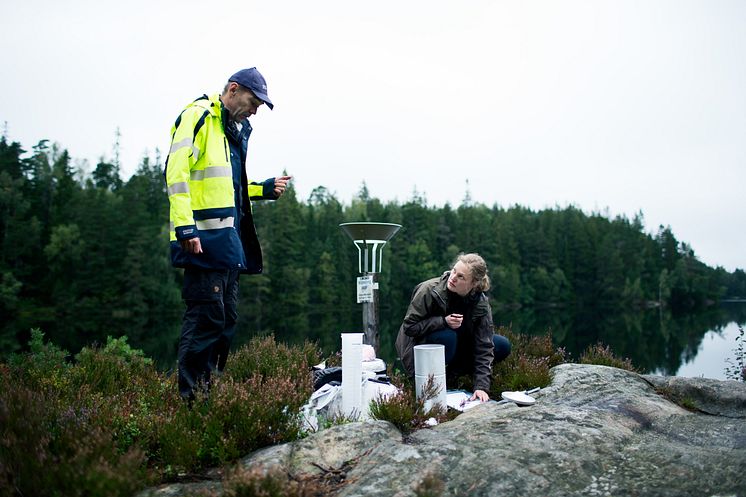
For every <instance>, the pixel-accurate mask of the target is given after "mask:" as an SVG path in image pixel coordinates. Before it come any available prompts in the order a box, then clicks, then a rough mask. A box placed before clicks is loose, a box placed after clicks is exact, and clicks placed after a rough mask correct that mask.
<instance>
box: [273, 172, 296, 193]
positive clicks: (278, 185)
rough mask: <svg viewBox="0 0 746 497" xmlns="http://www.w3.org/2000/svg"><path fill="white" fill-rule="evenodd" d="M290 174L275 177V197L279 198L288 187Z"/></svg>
mask: <svg viewBox="0 0 746 497" xmlns="http://www.w3.org/2000/svg"><path fill="white" fill-rule="evenodd" d="M291 179H293V177H292V176H278V177H276V178H275V197H277V198H280V197H281V196H282V194H283V193H285V190H287V188H288V183H290V180H291Z"/></svg>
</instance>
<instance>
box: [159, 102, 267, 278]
mask: <svg viewBox="0 0 746 497" xmlns="http://www.w3.org/2000/svg"><path fill="white" fill-rule="evenodd" d="M244 124H245V125H246V126H249V124H248V121H245V123H244ZM247 141H248V133H247V135H246V136H245V139H244V141H243V142H242V143H241V144H240V146H241V147H242V148H243V154H241V155H243V156H245V151H246V144H247ZM239 167H240V169H241V174H242V183H243V184H244V185H246V188H245V189H244V192H243V195H245V196H244V200H245V201H244V202H243V209H242V210H243V212H239V211H238V209H237V206H236V205H235V198H234V187H233V169H232V168H233V166H232V164H231V158H230V146H229V143H228V140H227V138H226V134H225V131H224V128H223V106H222V103H221V102H220V95H219V94H217V93H216V94H214V95H212V96H210V97H207V96H206V95H204V96H202V97H201V98H198V99H197V100H195V101H194V102H192V103H191V104H189V105H188V106H187V107H186V108H185V109H184V110H183V111H182V113H181V115H180V116H179V117H178V119H177V120H176V122H175V123H174V126H173V127H172V128H171V148H170V150H169V152H168V158H167V159H166V169H165V171H164V174H165V177H166V187H167V191H168V200H169V204H170V232H171V235H170V239H171V262H172V264H173V265H174V266H176V267H186V266H196V267H202V268H206V269H239V270H241V272H250V273H260V272H261V271H262V254H261V248H260V246H259V241H258V240H257V237H256V230H255V228H254V225H253V219H252V217H251V202H250V200H249V199H252V198H253V199H261V198H270V199H274V198H275V197H274V193H273V189H274V179H273V178H270V179H268V180H266V181H265V182H263V183H249V182H248V181H247V180H246V172H245V170H244V168H243V164H240V165H239ZM237 219H240V220H241V225H240V235H239V231H238V230H237V229H236V226H237ZM197 236H198V237H199V238H200V243H201V245H202V250H203V253H202V254H196V255H195V254H188V253H186V252H184V251H183V250H182V249H181V245H180V243H179V241H180V240H186V239H189V238H194V237H197Z"/></svg>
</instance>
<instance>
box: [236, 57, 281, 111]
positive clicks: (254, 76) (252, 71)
mask: <svg viewBox="0 0 746 497" xmlns="http://www.w3.org/2000/svg"><path fill="white" fill-rule="evenodd" d="M228 81H229V82H230V81H234V82H236V83H238V84H239V85H241V86H245V87H246V88H248V89H249V90H251V91H252V92H253V93H254V95H256V96H257V98H259V99H261V100H262V101H263V102H264V103H265V104H267V107H269V108H270V109H273V108H274V107H275V106H274V105H273V104H272V100H270V99H269V97H268V96H267V81H265V79H264V76H262V74H261V73H260V72H259V71H257V70H256V67H252V68H249V69H241V70H240V71H238V72H237V73H236V74H234V75H233V76H231V77H230V78H229V79H228Z"/></svg>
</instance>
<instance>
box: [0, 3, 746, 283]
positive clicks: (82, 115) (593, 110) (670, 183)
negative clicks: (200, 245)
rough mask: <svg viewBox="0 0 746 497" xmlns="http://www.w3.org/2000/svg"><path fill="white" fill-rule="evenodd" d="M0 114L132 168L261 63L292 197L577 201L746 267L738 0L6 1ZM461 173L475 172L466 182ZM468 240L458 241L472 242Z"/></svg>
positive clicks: (273, 148) (261, 134) (269, 157)
mask: <svg viewBox="0 0 746 497" xmlns="http://www.w3.org/2000/svg"><path fill="white" fill-rule="evenodd" d="M0 53H2V56H3V62H4V63H3V73H2V77H0V123H2V122H6V123H7V134H8V136H9V138H10V139H11V140H14V141H19V142H21V143H22V144H23V145H24V146H25V148H26V149H27V150H30V149H31V147H32V146H33V145H34V144H35V143H36V142H37V141H38V140H40V139H44V138H46V139H49V140H51V141H53V142H57V143H59V144H60V145H62V146H63V147H65V148H66V149H68V151H69V152H70V154H71V155H72V156H73V157H74V158H76V159H77V160H79V161H83V160H87V161H88V162H89V165H88V170H90V169H92V167H93V165H95V163H96V161H97V160H98V158H99V157H101V156H105V157H107V158H111V156H112V145H113V143H114V136H115V132H116V129H117V128H119V129H120V131H121V161H122V167H123V173H124V175H125V177H128V176H129V175H130V174H132V172H134V170H135V169H136V167H137V164H138V163H139V162H140V160H141V158H142V157H143V156H144V155H145V154H150V155H151V156H153V154H154V151H155V149H156V148H159V149H160V150H161V151H166V150H168V146H169V144H168V138H169V132H170V128H171V125H172V123H173V121H174V119H175V118H176V116H177V115H178V113H179V112H180V111H181V109H182V108H183V107H184V106H185V105H186V104H187V103H188V102H190V101H191V100H193V99H194V98H196V97H197V96H199V95H201V94H202V93H212V92H215V91H218V90H220V89H221V88H222V86H223V84H224V83H225V81H226V80H227V79H228V77H229V76H230V75H231V74H232V73H233V72H235V71H236V70H237V69H241V68H244V67H251V66H257V67H258V68H259V70H260V71H261V72H262V73H263V74H264V76H265V77H266V79H267V82H268V88H269V96H270V98H272V100H273V101H274V103H275V110H274V111H270V110H269V109H267V108H262V109H261V110H260V112H259V114H258V115H257V116H255V117H254V118H252V124H253V126H254V135H253V136H252V139H251V141H250V143H249V148H250V155H249V160H248V170H249V176H250V177H252V178H255V179H264V178H266V177H269V176H274V175H277V174H280V172H281V171H282V170H283V169H287V171H288V172H289V173H290V174H292V175H293V176H294V177H295V179H294V181H295V187H296V189H297V191H298V193H299V197H300V198H301V199H302V200H305V199H307V198H308V194H309V193H310V192H311V190H312V189H313V188H315V187H316V186H319V185H323V186H326V187H327V188H328V189H329V190H331V191H332V192H333V193H335V194H336V196H337V198H338V199H339V200H340V201H342V202H344V203H349V201H350V200H351V198H352V197H353V195H354V194H355V193H356V192H357V191H358V190H359V189H360V186H361V184H362V182H363V181H365V182H366V184H367V186H368V189H369V191H370V193H371V195H372V196H374V197H377V198H379V199H381V200H383V201H388V200H394V199H397V200H398V201H400V202H403V201H406V200H407V199H409V198H411V196H412V192H413V191H414V190H415V189H416V190H417V191H418V192H420V193H422V194H424V195H425V197H426V199H427V201H428V204H429V205H442V204H443V203H445V202H450V203H451V205H452V206H457V205H458V204H459V203H460V202H461V201H462V200H463V198H464V196H465V194H466V191H467V189H468V191H469V193H470V195H471V197H472V200H473V201H476V202H481V203H484V204H487V205H489V206H491V205H492V204H495V203H497V204H498V205H501V206H503V207H509V206H511V205H514V204H520V205H523V206H528V207H531V208H533V209H542V208H545V207H555V206H559V207H565V206H567V205H570V204H572V205H576V206H578V207H580V208H582V209H583V210H584V211H586V212H594V211H595V212H607V211H608V213H609V214H610V215H611V216H616V215H626V216H628V217H632V216H634V214H635V213H636V212H638V211H642V212H643V214H644V218H645V226H646V230H647V231H648V232H655V231H657V228H658V225H660V224H663V225H670V226H671V228H672V229H673V231H674V234H675V235H676V236H677V238H678V239H679V240H681V241H685V242H687V243H689V244H691V245H692V247H693V248H694V251H695V253H696V254H697V255H698V256H699V257H700V258H701V260H703V261H704V262H706V263H707V264H709V265H712V266H718V265H720V266H724V267H725V268H726V269H728V270H733V269H735V268H737V267H740V268H746V214H745V213H744V208H745V206H746V202H744V199H745V196H744V185H746V2H745V1H743V0H734V1H725V0H701V1H688V0H671V1H660V0H642V1H633V0H624V1H621V0H620V1H604V0H587V1H566V0H562V1H560V0H550V1H528V0H520V1H518V0H516V1H498V0H494V1H470V0H462V1H434V0H429V1H405V0H398V1H389V0H378V1H376V2H354V1H350V0H347V1H344V0H338V1H337V0H335V1H325V0H317V1H313V2H310V1H295V2H282V1H276V2H267V1H263V2H256V1H246V0H243V1H240V2H239V1H225V2H207V1H204V2H197V1H192V0H181V1H171V0H167V1H157V0H148V1H142V0H128V1H126V2H125V1H121V2H111V1H105V0H97V1H83V0H65V1H51V0H50V1H40V0H23V1H20V0H8V1H6V2H4V5H3V8H2V16H1V17H0ZM467 181H468V186H467ZM464 248H465V249H468V247H464Z"/></svg>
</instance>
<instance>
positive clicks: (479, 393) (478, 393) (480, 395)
mask: <svg viewBox="0 0 746 497" xmlns="http://www.w3.org/2000/svg"><path fill="white" fill-rule="evenodd" d="M477 399H479V400H481V401H482V402H487V401H488V400H490V396H489V394H488V393H487V392H485V391H484V390H474V395H472V396H471V398H470V399H469V400H477Z"/></svg>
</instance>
